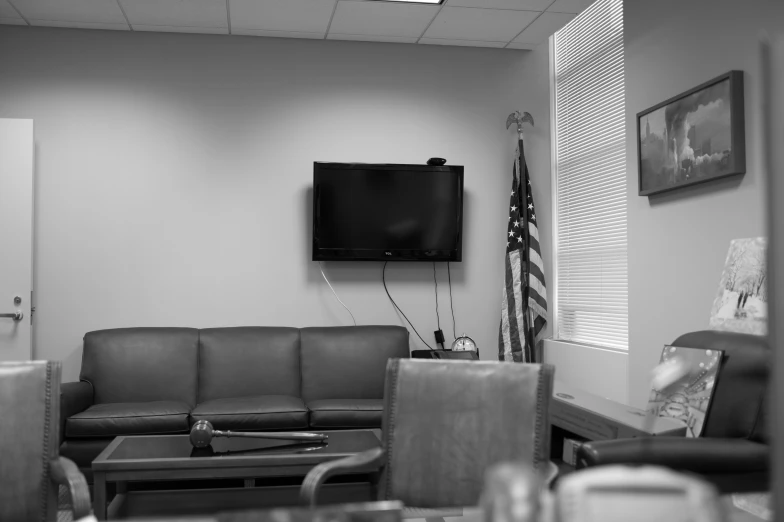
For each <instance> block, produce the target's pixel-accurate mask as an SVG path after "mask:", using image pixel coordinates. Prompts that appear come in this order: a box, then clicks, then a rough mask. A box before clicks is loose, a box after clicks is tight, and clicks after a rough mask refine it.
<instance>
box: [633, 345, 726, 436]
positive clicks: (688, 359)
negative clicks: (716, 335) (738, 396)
mask: <svg viewBox="0 0 784 522" xmlns="http://www.w3.org/2000/svg"><path fill="white" fill-rule="evenodd" d="M723 358H724V351H723V350H707V349H704V348H691V347H687V346H673V345H669V344H668V345H665V346H664V349H663V350H662V353H661V357H660V358H659V366H660V367H662V366H667V365H669V364H681V365H684V367H685V368H686V369H687V370H688V371H687V372H686V376H685V377H684V378H682V379H681V380H680V381H679V382H678V383H677V384H676V385H674V386H669V387H668V388H667V389H666V390H657V389H655V388H653V387H652V388H651V390H650V393H649V396H648V405H647V406H646V410H647V411H648V414H649V415H654V416H656V417H669V418H672V419H676V420H679V421H681V422H683V424H684V425H685V426H686V437H699V436H700V435H701V434H702V428H703V426H704V425H705V419H706V418H707V416H708V412H709V410H710V405H711V401H712V400H713V390H714V388H715V387H716V382H717V380H718V376H719V368H720V367H721V364H722V362H723Z"/></svg>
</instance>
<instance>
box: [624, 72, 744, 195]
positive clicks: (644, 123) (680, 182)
mask: <svg viewBox="0 0 784 522" xmlns="http://www.w3.org/2000/svg"><path fill="white" fill-rule="evenodd" d="M743 100H744V97H743V71H730V72H728V73H725V74H722V75H721V76H718V77H716V78H714V79H712V80H710V81H708V82H705V83H703V84H702V85H698V86H697V87H695V88H693V89H690V90H688V91H686V92H684V93H682V94H679V95H677V96H675V97H673V98H670V99H669V100H666V101H664V102H662V103H660V104H658V105H655V106H653V107H651V108H650V109H646V110H644V111H642V112H640V113H638V114H637V171H638V178H639V179H638V182H639V195H640V196H650V195H653V194H658V193H661V192H667V191H670V190H675V189H678V188H681V187H685V186H690V185H696V184H699V183H704V182H706V181H711V180H714V179H719V178H724V177H727V176H734V175H739V174H740V175H742V174H745V173H746V130H745V129H746V123H745V115H744V107H743V104H744V101H743Z"/></svg>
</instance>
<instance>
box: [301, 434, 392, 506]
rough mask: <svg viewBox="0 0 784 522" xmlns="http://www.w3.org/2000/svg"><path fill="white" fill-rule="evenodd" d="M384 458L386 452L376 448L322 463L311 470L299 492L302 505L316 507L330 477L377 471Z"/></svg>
mask: <svg viewBox="0 0 784 522" xmlns="http://www.w3.org/2000/svg"><path fill="white" fill-rule="evenodd" d="M384 458H385V453H384V450H383V449H382V448H374V449H372V450H368V451H364V452H362V453H357V454H356V455H352V456H350V457H346V458H343V459H338V460H331V461H329V462H322V463H321V464H319V465H317V466H316V467H314V468H313V469H312V470H310V471H309V472H308V474H307V476H306V477H305V480H303V481H302V487H301V488H300V490H299V499H300V501H301V503H302V504H305V505H307V506H311V507H314V506H315V505H316V496H317V495H318V491H319V488H321V485H322V484H324V482H325V481H326V480H327V479H328V478H329V477H331V476H333V475H336V474H338V473H343V472H358V471H359V472H361V471H368V472H372V471H377V470H378V469H379V468H381V466H383V465H384Z"/></svg>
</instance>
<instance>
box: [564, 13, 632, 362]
mask: <svg viewBox="0 0 784 522" xmlns="http://www.w3.org/2000/svg"><path fill="white" fill-rule="evenodd" d="M551 45H552V55H551V56H552V90H553V96H552V100H553V118H554V122H555V124H554V125H553V128H554V129H553V134H554V135H553V148H554V150H553V155H554V166H555V168H554V176H555V180H554V183H553V185H554V186H555V201H554V207H555V227H554V228H555V235H556V238H555V241H554V243H555V255H554V258H555V264H556V266H555V271H554V272H555V310H556V316H555V330H554V332H555V338H556V339H560V340H564V341H572V342H577V343H585V344H590V345H595V346H601V347H606V348H614V349H619V350H627V349H628V345H629V326H628V276H627V272H628V271H627V260H626V243H627V241H626V143H625V128H624V125H625V122H624V118H625V114H624V83H623V1H622V0H597V1H596V2H595V3H593V4H592V5H591V6H590V7H588V8H587V9H586V10H585V11H583V13H581V14H580V15H579V16H577V17H576V18H575V19H574V20H572V21H571V22H569V24H567V25H566V26H565V27H564V28H563V29H561V30H560V31H558V32H557V33H555V35H554V36H553V38H552V40H551Z"/></svg>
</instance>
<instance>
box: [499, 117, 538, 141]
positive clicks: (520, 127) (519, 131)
mask: <svg viewBox="0 0 784 522" xmlns="http://www.w3.org/2000/svg"><path fill="white" fill-rule="evenodd" d="M526 122H528V123H530V124H531V127H533V126H534V117H533V116H531V114H530V113H528V112H523V113H520V111H514V112H513V113H512V114H510V115H509V116H507V117H506V128H507V129H508V128H509V126H510V125H512V124H513V123H517V137H518V138H520V139H521V140H522V139H523V123H526Z"/></svg>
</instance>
